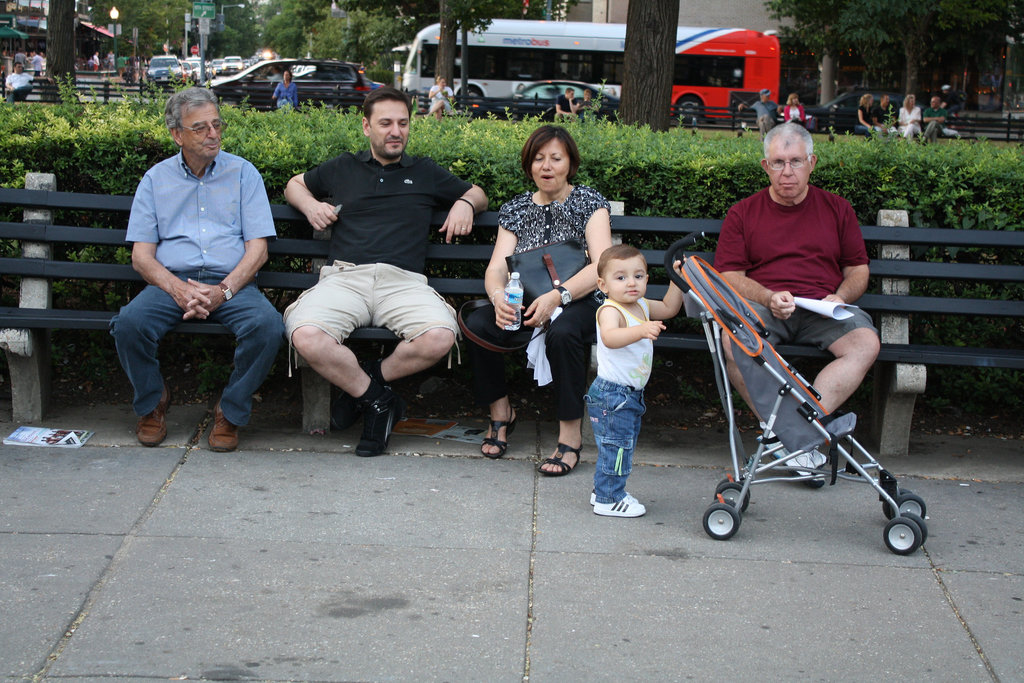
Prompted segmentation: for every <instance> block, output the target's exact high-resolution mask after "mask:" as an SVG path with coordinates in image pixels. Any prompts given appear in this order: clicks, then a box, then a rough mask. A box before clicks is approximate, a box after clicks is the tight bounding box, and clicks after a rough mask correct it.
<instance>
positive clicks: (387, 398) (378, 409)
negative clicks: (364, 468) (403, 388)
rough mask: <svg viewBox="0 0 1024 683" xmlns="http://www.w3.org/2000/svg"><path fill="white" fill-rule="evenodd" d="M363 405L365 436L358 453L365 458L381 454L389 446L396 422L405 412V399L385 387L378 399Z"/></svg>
mask: <svg viewBox="0 0 1024 683" xmlns="http://www.w3.org/2000/svg"><path fill="white" fill-rule="evenodd" d="M361 405H362V408H363V436H362V438H361V439H360V440H359V445H358V446H356V455H358V456H361V457H364V458H368V457H371V456H374V455H380V454H381V453H383V452H384V449H386V448H387V447H388V439H390V438H391V430H392V429H394V427H395V423H396V422H398V421H399V420H401V419H402V417H403V415H404V414H405V401H403V400H402V397H401V396H399V395H398V394H396V393H395V392H393V391H391V390H390V389H384V393H383V394H381V395H380V396H379V397H378V398H377V399H376V400H374V401H366V402H363V403H362V404H361Z"/></svg>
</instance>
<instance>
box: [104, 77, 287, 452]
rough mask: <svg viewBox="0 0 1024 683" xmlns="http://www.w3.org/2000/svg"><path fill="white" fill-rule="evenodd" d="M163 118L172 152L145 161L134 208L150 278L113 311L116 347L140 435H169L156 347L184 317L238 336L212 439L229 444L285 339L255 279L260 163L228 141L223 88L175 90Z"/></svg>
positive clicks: (136, 250) (226, 447) (265, 223)
mask: <svg viewBox="0 0 1024 683" xmlns="http://www.w3.org/2000/svg"><path fill="white" fill-rule="evenodd" d="M164 119H165V122H166V124H167V128H168V130H170V133H171V137H172V138H174V142H175V143H177V145H178V147H180V148H181V152H180V153H178V154H176V155H175V156H173V157H171V158H169V159H165V160H164V161H161V162H160V163H158V164H157V165H156V166H153V167H152V168H151V169H149V170H148V171H146V174H145V176H143V178H142V180H141V181H140V182H139V186H138V188H137V189H136V191H135V199H134V201H133V202H132V210H131V215H130V217H129V219H128V234H127V238H126V239H127V240H128V241H129V242H131V243H132V266H133V267H134V268H135V270H137V271H138V272H139V274H140V275H142V277H143V279H144V280H145V281H146V282H147V283H148V284H147V286H146V287H145V288H144V289H143V290H142V292H140V293H139V294H138V295H137V296H136V297H135V298H134V299H132V300H131V302H130V303H128V304H127V305H125V306H123V307H122V308H121V311H120V312H119V313H118V314H117V315H115V316H114V317H113V319H111V321H110V333H111V334H112V335H113V336H114V341H115V343H116V345H117V356H118V358H119V359H120V361H121V366H122V367H123V368H124V371H125V373H127V375H128V379H129V380H130V381H131V383H132V387H133V388H134V389H135V399H134V403H133V407H134V408H135V413H136V414H137V415H139V416H140V419H139V422H138V425H137V426H136V436H137V437H138V439H139V443H141V444H142V445H144V446H157V445H159V444H160V443H161V442H162V441H163V440H164V438H165V437H166V436H167V425H166V420H165V414H166V413H167V409H168V406H169V405H170V402H171V396H170V391H169V390H168V387H167V384H166V383H165V381H164V378H163V376H162V375H161V373H160V362H159V360H157V346H158V344H159V343H160V340H161V339H163V337H164V335H165V334H167V333H168V332H170V331H171V330H173V329H174V328H175V327H176V326H177V324H178V323H180V322H181V321H182V320H207V319H208V320H211V321H213V322H216V323H221V324H223V325H225V326H227V327H228V328H229V329H230V330H231V332H232V333H233V334H234V335H235V339H236V341H237V346H236V348H235V358H234V368H233V369H232V372H231V377H230V378H229V379H228V383H227V386H225V387H224V391H223V393H222V394H221V397H220V399H219V400H218V401H217V405H216V407H215V408H214V424H213V430H212V431H211V433H210V437H209V444H210V448H211V449H212V450H215V451H233V450H234V449H235V448H236V447H237V446H238V427H241V426H244V425H246V424H248V423H249V417H250V414H251V412H252V395H253V394H254V393H255V392H256V390H257V389H258V388H259V386H260V384H262V383H263V380H264V378H265V377H266V376H267V373H268V372H270V368H271V366H272V365H273V363H274V358H275V356H276V355H277V350H278V349H279V348H280V346H281V342H282V341H283V340H284V336H283V335H284V326H283V325H282V323H281V315H280V313H278V312H277V309H275V308H274V306H273V305H272V304H271V303H270V302H269V301H268V300H267V298H266V297H265V296H263V294H262V293H261V292H260V290H259V289H258V288H257V287H256V283H255V277H256V273H257V271H258V270H259V269H260V267H261V266H262V265H263V264H264V263H265V262H266V260H267V241H268V240H271V239H274V238H275V237H276V232H275V230H274V220H273V218H272V216H271V213H270V202H269V200H268V199H267V191H266V189H265V187H264V185H263V178H262V177H260V174H259V171H257V170H256V167H255V166H253V165H252V164H251V163H249V162H248V161H246V160H245V159H243V158H241V157H238V156H235V155H233V154H228V153H227V152H225V151H223V150H221V147H220V140H221V137H220V136H221V129H222V127H223V122H222V121H221V118H220V110H219V108H218V106H217V96H216V95H214V94H213V92H211V91H210V90H207V89H205V88H188V89H187V90H182V91H180V92H177V93H175V94H174V95H171V97H170V98H168V100H167V106H166V107H165V109H164Z"/></svg>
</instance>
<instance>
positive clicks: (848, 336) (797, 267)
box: [715, 123, 879, 466]
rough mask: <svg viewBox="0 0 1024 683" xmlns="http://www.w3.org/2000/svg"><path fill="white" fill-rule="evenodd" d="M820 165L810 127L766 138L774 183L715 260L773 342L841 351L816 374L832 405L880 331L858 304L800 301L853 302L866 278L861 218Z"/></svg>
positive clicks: (734, 215) (750, 201)
mask: <svg viewBox="0 0 1024 683" xmlns="http://www.w3.org/2000/svg"><path fill="white" fill-rule="evenodd" d="M817 163H818V158H817V157H816V156H815V155H814V142H813V140H812V139H811V135H810V133H808V132H807V130H806V129H805V128H803V127H802V126H798V125H796V124H792V123H787V124H783V125H781V126H777V127H775V128H773V129H772V130H771V131H770V132H769V133H768V134H767V135H766V136H765V139H764V158H763V159H762V160H761V167H762V168H763V169H764V171H765V173H767V174H768V179H769V181H770V185H769V186H768V187H767V188H765V189H764V190H761V191H760V192H758V193H757V194H754V195H752V196H750V197H748V198H746V199H744V200H742V201H740V202H738V203H737V204H736V205H734V206H733V207H732V208H731V209H729V213H728V215H727V216H726V218H725V221H724V222H723V224H722V234H721V235H720V237H719V240H718V248H717V251H716V252H715V268H716V269H717V270H718V271H719V272H720V273H721V274H722V277H723V278H725V280H726V281H727V282H728V283H729V284H731V285H732V286H733V287H734V288H735V289H736V290H737V291H738V292H739V293H740V294H741V295H743V296H744V297H745V298H746V299H747V300H748V301H750V303H751V305H752V307H753V308H754V309H755V310H757V312H758V314H759V315H760V316H761V318H762V320H764V322H765V325H766V327H767V328H768V330H769V333H770V334H769V337H768V341H769V342H771V343H772V344H779V343H786V342H795V343H804V344H814V345H816V346H818V347H819V348H821V349H827V350H828V351H829V352H830V353H831V354H832V355H833V356H835V360H833V361H832V362H831V363H829V364H828V365H826V366H825V367H824V368H823V369H822V370H821V372H820V373H819V374H818V376H817V377H816V378H815V379H814V387H815V389H817V390H818V392H819V393H820V394H821V403H822V405H823V406H824V407H825V409H826V410H828V411H829V412H832V411H834V410H835V409H837V408H838V407H839V406H840V405H842V404H843V402H844V401H846V399H847V398H849V397H850V395H851V394H852V393H853V392H854V391H855V390H856V388H857V387H858V386H859V385H860V383H861V381H862V380H863V379H864V376H865V375H866V374H867V372H868V370H869V369H871V366H872V364H874V362H875V358H876V357H877V356H878V350H879V339H878V330H876V329H875V327H874V325H873V324H872V323H871V318H870V316H868V314H867V313H865V312H864V311H862V310H860V309H853V310H852V312H853V314H854V315H853V317H851V318H847V319H846V320H833V319H831V318H827V317H824V316H821V315H818V314H816V313H812V312H810V311H807V310H805V309H802V308H797V306H796V304H795V302H794V297H795V296H796V297H805V298H809V299H822V300H824V301H832V302H837V303H847V304H850V303H853V302H855V301H856V300H857V299H859V298H860V296H861V295H862V294H863V293H864V291H865V290H866V289H867V285H868V275H869V273H868V256H867V250H866V249H865V247H864V238H863V236H862V235H861V232H860V224H859V222H858V220H857V216H856V214H855V213H854V211H853V207H851V206H850V203H849V202H848V201H846V200H845V199H843V198H842V197H839V196H837V195H834V194H832V193H830V192H826V191H825V190H822V189H820V188H817V187H815V186H813V185H810V184H809V180H810V176H811V172H812V171H814V167H815V165H816V164H817ZM726 356H727V358H728V359H729V364H728V365H729V377H730V379H731V380H732V382H733V385H734V386H735V387H736V388H737V390H739V392H740V394H741V395H742V396H743V398H744V400H746V401H747V404H748V405H751V406H752V405H753V403H752V402H751V401H750V398H749V395H748V393H747V389H746V386H745V384H744V382H743V378H742V377H741V376H740V374H739V372H738V371H737V370H736V367H735V365H734V364H733V363H732V361H731V349H729V348H727V349H726ZM819 464H820V463H814V465H815V466H817V465H819Z"/></svg>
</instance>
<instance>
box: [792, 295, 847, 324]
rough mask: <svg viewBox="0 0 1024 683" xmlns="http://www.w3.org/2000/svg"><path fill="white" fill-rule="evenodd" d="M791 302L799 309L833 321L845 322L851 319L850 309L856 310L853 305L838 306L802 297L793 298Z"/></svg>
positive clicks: (833, 303) (829, 302)
mask: <svg viewBox="0 0 1024 683" xmlns="http://www.w3.org/2000/svg"><path fill="white" fill-rule="evenodd" d="M793 302H794V303H795V304H796V305H797V306H799V307H800V308H806V309H807V310H808V311H812V312H814V313H817V314H818V315H823V316H825V317H826V318H832V319H833V320H846V319H847V318H852V317H853V313H851V312H850V311H849V309H851V308H857V307H856V306H854V305H853V304H840V303H836V302H834V301H822V300H821V299H805V298H803V297H802V296H795V297H793Z"/></svg>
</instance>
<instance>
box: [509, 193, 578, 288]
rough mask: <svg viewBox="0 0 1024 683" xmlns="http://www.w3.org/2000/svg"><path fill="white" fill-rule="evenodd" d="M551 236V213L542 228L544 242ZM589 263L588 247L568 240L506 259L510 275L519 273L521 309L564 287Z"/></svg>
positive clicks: (576, 241)
mask: <svg viewBox="0 0 1024 683" xmlns="http://www.w3.org/2000/svg"><path fill="white" fill-rule="evenodd" d="M550 236H551V212H550V211H549V212H548V214H547V225H545V226H544V241H545V242H547V241H548V240H549V239H550ZM589 263H590V255H589V254H588V253H587V245H586V243H585V242H584V241H583V240H580V239H571V240H565V241H564V242H555V243H554V244H545V245H543V246H540V247H536V248H534V249H528V250H526V251H522V252H519V253H518V254H511V255H509V256H506V257H505V264H506V265H507V266H508V272H509V273H515V272H518V273H519V281H520V282H522V283H523V306H524V307H528V306H529V305H530V304H531V303H533V301H534V299H536V298H537V297H539V296H543V295H544V294H547V293H548V292H550V291H551V290H552V289H554V288H555V287H558V286H559V285H561V284H563V283H564V282H565V281H566V280H568V279H569V278H571V277H572V276H573V275H575V274H576V273H578V272H580V271H581V270H583V269H584V268H586V267H587V265H588V264H589Z"/></svg>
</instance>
